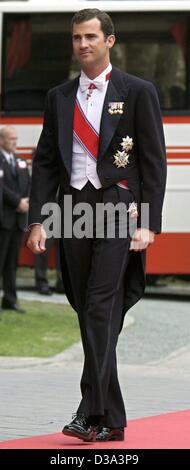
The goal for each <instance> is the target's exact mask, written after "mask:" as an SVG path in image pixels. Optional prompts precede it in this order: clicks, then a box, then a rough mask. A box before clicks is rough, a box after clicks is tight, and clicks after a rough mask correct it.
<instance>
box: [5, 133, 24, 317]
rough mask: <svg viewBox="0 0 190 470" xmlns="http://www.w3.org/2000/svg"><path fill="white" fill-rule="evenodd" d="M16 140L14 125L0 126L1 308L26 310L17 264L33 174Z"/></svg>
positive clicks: (18, 310)
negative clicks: (19, 291)
mask: <svg viewBox="0 0 190 470" xmlns="http://www.w3.org/2000/svg"><path fill="white" fill-rule="evenodd" d="M17 140H18V137H17V132H16V129H15V128H14V127H11V126H5V127H3V128H1V129H0V168H1V170H2V171H3V183H2V199H3V202H2V203H3V218H2V221H1V222H0V247H1V250H0V277H1V276H2V279H3V285H2V288H3V298H2V309H5V310H6V309H7V310H15V311H17V312H19V313H25V312H24V310H22V309H21V308H20V307H19V306H18V304H17V293H16V268H17V263H18V255H19V250H20V244H21V239H22V234H23V230H24V228H25V226H26V221H27V213H28V207H29V205H28V203H29V200H28V195H29V188H30V175H29V170H28V167H27V163H26V161H25V160H24V159H22V158H20V157H19V156H17V155H16V154H15V152H16V146H17Z"/></svg>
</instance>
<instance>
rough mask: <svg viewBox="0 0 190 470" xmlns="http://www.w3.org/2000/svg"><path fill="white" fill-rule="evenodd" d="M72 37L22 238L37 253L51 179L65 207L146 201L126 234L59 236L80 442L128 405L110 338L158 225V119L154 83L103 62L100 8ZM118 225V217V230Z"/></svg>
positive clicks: (110, 427)
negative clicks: (72, 64) (77, 348)
mask: <svg viewBox="0 0 190 470" xmlns="http://www.w3.org/2000/svg"><path fill="white" fill-rule="evenodd" d="M72 39H73V49H74V54H75V57H76V58H77V60H78V61H79V63H80V65H81V69H82V71H81V75H80V77H77V78H76V79H74V80H72V81H71V82H69V83H66V84H63V85H61V86H58V87H56V88H54V89H53V90H50V92H49V94H48V97H47V103H46V111H45V117H44V127H43V130H42V134H41V137H40V141H39V144H38V148H37V151H36V156H35V159H34V165H33V183H32V192H31V206H30V216H29V223H30V224H31V225H30V226H29V228H30V230H31V234H30V236H29V239H28V247H29V248H30V249H31V250H32V251H33V252H34V253H39V252H40V251H44V249H45V237H46V234H45V231H44V229H43V226H42V225H40V224H42V222H43V217H42V215H41V207H42V205H43V204H44V203H46V202H50V201H54V200H55V196H56V191H57V188H58V186H60V192H59V204H60V207H61V209H62V211H63V209H64V204H63V200H64V195H65V194H70V195H72V201H73V207H75V204H77V203H80V202H83V203H84V202H87V203H88V204H90V206H91V208H92V209H95V206H96V204H97V203H104V204H105V203H107V202H111V203H113V204H117V203H118V202H123V203H124V204H125V205H126V209H127V208H128V207H129V204H130V203H132V202H133V201H134V200H135V201H136V203H138V205H139V203H140V202H146V203H148V204H149V225H148V227H147V226H146V225H145V226H141V219H140V215H139V219H138V228H137V229H136V230H135V232H134V233H133V236H132V239H130V237H129V236H128V237H127V238H125V237H123V238H120V237H119V236H115V237H114V238H109V237H108V236H105V237H104V238H101V237H100V238H98V236H96V235H95V229H96V227H95V225H94V232H93V236H92V237H91V238H88V237H87V236H86V237H83V238H78V237H77V236H76V235H75V236H74V235H73V236H72V238H69V237H68V238H66V236H64V227H63V237H62V240H61V245H60V246H61V250H62V253H61V262H62V266H64V270H63V278H64V279H63V280H64V286H65V290H66V293H67V296H68V298H69V300H70V302H71V304H72V306H73V307H74V308H75V310H76V311H77V313H78V318H79V324H80V329H81V337H82V342H83V348H84V355H85V361H84V369H83V374H82V379H81V392H82V400H81V402H80V405H79V407H78V410H77V413H76V416H75V417H74V419H73V421H72V422H71V423H70V424H68V425H66V426H65V427H64V428H63V433H64V434H67V435H71V436H75V437H79V438H81V439H83V440H86V441H90V440H93V439H96V440H97V441H108V440H123V439H124V427H125V426H126V414H125V407H124V403H123V399H122V395H121V390H120V386H119V382H118V376H117V364H116V345H117V340H118V335H119V332H120V331H121V328H122V324H123V318H124V314H125V312H126V311H127V310H128V309H129V308H130V307H131V306H132V305H134V304H135V302H137V301H138V300H139V299H140V297H141V296H142V294H143V291H144V285H145V280H144V261H145V260H144V258H145V249H146V248H147V247H148V245H149V244H150V243H152V242H153V241H154V234H155V233H159V232H160V230H161V210H162V204H163V197H164V190H165V179H166V163H165V145H164V136H163V128H162V122H161V115H160V108H159V103H158V98H157V94H156V92H155V89H154V86H153V85H152V84H151V83H149V82H147V81H144V80H141V79H139V78H137V77H134V76H131V75H129V74H126V73H124V72H122V71H120V70H118V69H116V68H115V67H112V65H111V64H110V58H109V53H110V49H111V48H112V47H113V45H114V42H115V36H114V27H113V24H112V21H111V19H110V17H109V16H108V15H107V14H106V13H104V12H101V11H100V10H98V9H85V10H82V11H80V12H78V13H76V14H75V15H74V18H73V21H72ZM122 149H123V152H122ZM129 150H130V152H129ZM118 151H119V154H118ZM117 157H118V158H117ZM138 207H139V206H138ZM138 212H139V214H140V210H139V211H138ZM75 219H76V216H75V218H73V221H74V220H75ZM93 221H94V219H93ZM32 224H34V226H32ZM38 224H39V225H38ZM117 224H118V222H117V218H116V219H115V226H116V229H118V226H117ZM105 228H106V221H105V226H104V229H105Z"/></svg>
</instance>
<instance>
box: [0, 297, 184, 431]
mask: <svg viewBox="0 0 190 470" xmlns="http://www.w3.org/2000/svg"><path fill="white" fill-rule="evenodd" d="M26 294H27V293H26ZM23 295H24V294H21V293H20V297H22V296H23ZM27 295H28V294H27ZM58 297H59V301H64V296H58ZM48 300H50V298H49V299H48ZM53 300H54V295H53V296H51V301H53ZM46 301H47V298H46ZM126 318H127V317H126ZM82 358H83V354H82V348H81V345H80V344H76V345H74V346H73V347H71V348H69V349H68V350H67V351H65V352H64V353H62V354H59V355H57V356H55V357H53V358H50V359H32V358H29V359H27V358H24V359H19V358H0V381H1V392H0V393H1V399H0V423H1V425H0V439H1V440H6V439H14V438H19V437H25V436H31V435H35V434H45V433H52V432H59V431H60V430H61V429H62V426H63V424H65V423H66V422H67V421H70V419H71V414H72V413H74V412H75V410H76V408H77V404H78V402H79V399H80V391H79V381H80V374H81V368H82ZM118 362H119V374H120V381H121V386H122V391H123V395H124V399H125V402H126V407H127V410H128V418H129V419H132V418H138V417H143V416H150V415H157V414H160V413H164V412H168V411H177V410H183V409H189V408H190V393H189V390H190V311H189V302H187V301H186V302H174V301H165V300H151V299H143V300H142V301H141V302H140V303H139V304H138V305H137V306H135V307H134V308H133V309H131V311H130V315H128V320H127V322H126V327H125V328H124V330H123V332H122V334H121V336H120V340H119V345H118Z"/></svg>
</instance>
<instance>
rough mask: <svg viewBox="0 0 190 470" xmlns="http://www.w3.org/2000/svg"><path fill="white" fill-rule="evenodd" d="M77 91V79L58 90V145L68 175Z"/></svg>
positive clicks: (69, 172) (70, 162)
mask: <svg viewBox="0 0 190 470" xmlns="http://www.w3.org/2000/svg"><path fill="white" fill-rule="evenodd" d="M77 89H78V78H76V79H75V80H74V81H72V82H69V83H68V84H67V85H65V86H63V87H61V88H60V89H59V95H58V100H57V109H58V145H59V150H60V153H61V156H62V159H63V161H64V165H65V168H66V170H67V172H68V174H69V175H70V174H71V164H72V145H73V115H74V107H75V101H76V94H77Z"/></svg>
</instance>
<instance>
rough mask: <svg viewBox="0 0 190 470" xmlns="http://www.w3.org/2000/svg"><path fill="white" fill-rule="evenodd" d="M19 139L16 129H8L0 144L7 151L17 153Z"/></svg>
mask: <svg viewBox="0 0 190 470" xmlns="http://www.w3.org/2000/svg"><path fill="white" fill-rule="evenodd" d="M17 140H18V138H17V133H16V131H15V130H14V129H6V131H5V133H4V135H3V137H2V138H1V139H0V145H1V147H2V148H3V149H4V150H6V151H7V152H9V153H15V151H16V146H17Z"/></svg>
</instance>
